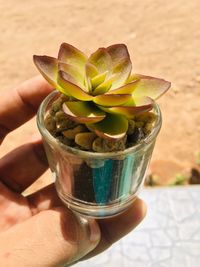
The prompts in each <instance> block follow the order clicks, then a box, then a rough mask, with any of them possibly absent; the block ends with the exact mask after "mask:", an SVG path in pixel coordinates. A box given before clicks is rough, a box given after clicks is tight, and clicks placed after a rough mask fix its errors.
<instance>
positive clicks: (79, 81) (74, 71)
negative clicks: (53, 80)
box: [58, 62, 85, 87]
mask: <svg viewBox="0 0 200 267" xmlns="http://www.w3.org/2000/svg"><path fill="white" fill-rule="evenodd" d="M58 70H59V71H60V70H61V71H64V72H65V73H66V74H67V75H68V77H69V81H70V82H72V83H74V84H76V85H78V86H80V87H85V85H84V79H85V77H84V76H83V75H82V73H80V71H79V69H78V68H76V67H75V66H73V65H70V64H66V63H63V62H58Z"/></svg>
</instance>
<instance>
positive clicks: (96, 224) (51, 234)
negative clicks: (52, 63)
mask: <svg viewBox="0 0 200 267" xmlns="http://www.w3.org/2000/svg"><path fill="white" fill-rule="evenodd" d="M51 90H52V89H51V88H50V86H49V85H48V84H47V83H46V82H45V81H43V80H42V78H40V77H35V78H33V79H31V80H28V81H26V82H25V83H23V84H21V85H20V86H18V87H17V88H15V89H13V90H10V91H3V92H1V99H0V101H1V104H0V142H2V141H3V139H4V137H5V136H6V135H7V134H8V133H9V132H10V131H12V130H14V129H15V128H17V127H18V126H20V125H21V124H23V123H25V122H26V121H28V120H29V119H30V118H31V117H32V116H34V114H35V112H36V111H37V109H38V106H39V104H40V102H41V101H42V99H43V98H44V97H45V96H46V95H47V94H48V93H49V92H50V91H51ZM47 168H48V164H47V160H46V157H45V153H44V151H43V147H42V143H41V140H39V141H35V142H32V143H27V144H25V145H22V146H20V147H18V148H16V149H15V150H13V151H12V152H10V153H9V154H7V155H5V156H4V157H3V158H2V159H1V160H0V263H1V264H0V265H1V266H4V267H11V266H12V267H15V266H17V267H18V266H20V267H27V266H29V267H35V266H37V267H44V266H45V267H46V266H48V267H51V266H62V265H63V264H65V263H67V264H69V265H70V263H73V262H75V261H78V260H81V259H82V260H83V259H86V258H89V257H92V256H94V255H97V254H98V253H100V252H102V251H103V250H105V249H107V248H108V247H109V246H110V245H112V244H113V243H114V242H116V241H117V240H118V239H120V238H121V237H123V236H124V235H126V234H127V233H128V232H130V231H131V230H132V229H133V228H135V227H136V226H137V225H138V224H139V223H140V221H141V220H142V219H143V217H144V216H145V212H146V208H145V204H144V203H143V202H142V200H140V199H137V200H136V201H135V202H134V203H133V205H132V206H131V207H130V208H129V209H128V210H127V211H125V212H124V213H123V214H121V215H118V216H116V217H114V218H110V219H102V220H93V219H88V220H86V219H84V220H83V219H80V218H78V217H77V216H75V215H74V214H73V212H71V211H70V210H69V209H67V208H66V207H65V206H63V204H62V203H61V201H60V200H59V198H58V197H57V194H56V191H55V188H54V185H53V184H51V185H49V186H47V187H44V188H42V189H41V190H39V191H37V192H35V193H33V194H31V195H28V196H27V197H24V196H23V195H22V192H23V191H24V190H25V189H26V188H27V187H28V186H30V185H31V184H32V183H33V182H34V181H35V180H36V179H37V178H38V177H39V176H40V175H41V174H42V173H43V172H44V171H45V170H46V169H47Z"/></svg>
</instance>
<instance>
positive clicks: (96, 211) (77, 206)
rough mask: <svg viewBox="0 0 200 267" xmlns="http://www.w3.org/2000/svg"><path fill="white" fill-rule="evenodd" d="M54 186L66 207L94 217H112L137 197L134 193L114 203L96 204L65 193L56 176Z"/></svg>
mask: <svg viewBox="0 0 200 267" xmlns="http://www.w3.org/2000/svg"><path fill="white" fill-rule="evenodd" d="M55 186H56V191H57V194H58V196H59V198H60V199H61V201H62V202H63V203H64V205H65V206H66V207H67V208H69V209H71V210H72V211H74V212H76V213H78V214H80V215H81V216H85V217H90V218H94V219H104V218H109V217H114V216H116V215H118V214H120V213H122V212H124V211H125V210H126V209H128V208H129V207H130V206H131V204H132V203H133V202H134V201H135V199H136V197H137V195H136V194H134V195H132V196H129V197H128V198H127V199H126V200H125V199H123V200H119V201H118V202H115V203H114V204H107V205H97V204H93V203H90V202H85V201H80V200H79V199H76V198H74V197H71V196H69V195H66V194H65V193H64V192H63V190H62V187H61V185H60V183H59V179H57V178H56V181H55Z"/></svg>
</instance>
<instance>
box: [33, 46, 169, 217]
mask: <svg viewBox="0 0 200 267" xmlns="http://www.w3.org/2000/svg"><path fill="white" fill-rule="evenodd" d="M34 63H35V65H36V66H37V68H38V70H39V71H40V73H41V74H42V75H43V76H44V78H45V79H46V80H47V81H48V82H49V83H50V84H51V85H53V87H54V88H55V89H56V90H55V91H54V92H52V93H51V94H50V95H49V96H48V97H47V98H46V99H45V100H44V101H43V102H42V104H41V106H40V108H39V111H38V117H37V122H38V127H39V130H40V132H41V134H42V136H43V140H44V146H45V150H46V154H47V157H48V160H49V165H50V168H51V171H52V173H53V175H54V177H55V180H56V188H57V192H58V195H59V196H60V198H61V199H62V200H63V202H64V203H65V204H66V205H67V206H68V207H69V208H71V209H72V210H74V211H76V212H79V213H81V214H83V215H88V216H93V217H96V218H102V217H107V216H113V215H115V214H117V213H119V212H122V211H123V210H124V209H126V208H127V207H128V206H129V205H130V204H131V203H132V202H133V201H134V199H135V197H136V195H137V193H138V190H139V189H140V187H141V185H142V184H143V181H144V177H145V172H146V169H147V166H148V163H149V161H150V158H151V154H152V151H153V147H154V144H155V140H156V136H157V134H158V132H159V130H160V127H161V113H160V109H159V106H158V105H157V104H156V103H155V100H156V99H157V98H158V97H160V96H161V95H162V94H164V93H165V92H166V91H167V90H168V89H169V87H170V82H168V81H165V80H163V79H158V78H154V77H150V76H145V75H141V74H131V70H132V64H131V60H130V56H129V53H128V50H127V47H126V46H125V45H124V44H116V45H111V46H109V47H107V48H99V49H98V50H97V51H96V52H94V53H93V54H92V55H90V56H89V57H87V56H86V55H85V54H84V53H83V52H81V51H79V50H78V49H77V48H75V47H73V46H72V45H69V44H67V43H63V44H62V45H61V46H60V50H59V53H58V58H53V57H49V56H36V55H35V56H34Z"/></svg>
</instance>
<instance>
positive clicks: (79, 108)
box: [34, 43, 170, 139]
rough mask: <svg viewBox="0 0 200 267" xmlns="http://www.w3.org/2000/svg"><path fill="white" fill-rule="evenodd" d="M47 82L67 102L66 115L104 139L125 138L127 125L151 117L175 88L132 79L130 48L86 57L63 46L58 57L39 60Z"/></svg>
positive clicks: (149, 79)
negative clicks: (161, 99)
mask: <svg viewBox="0 0 200 267" xmlns="http://www.w3.org/2000/svg"><path fill="white" fill-rule="evenodd" d="M34 62H35V65H36V66H37V68H38V70H39V71H40V73H41V74H42V75H43V76H44V78H45V79H46V80H47V81H48V82H49V83H50V84H51V85H52V86H53V87H54V88H55V89H57V90H58V91H60V92H61V93H62V94H64V95H67V96H68V100H67V101H66V102H65V103H64V104H63V111H64V112H65V114H66V115H67V116H68V117H69V118H70V119H72V120H74V121H76V122H79V123H83V124H85V125H86V126H87V127H88V128H89V129H90V130H91V131H94V132H95V133H96V134H97V135H98V136H100V137H103V138H110V139H118V138H122V137H123V136H124V135H125V134H126V132H127V130H128V121H129V120H130V119H133V118H134V117H135V115H137V114H139V113H142V112H146V111H150V110H151V109H152V108H153V106H154V100H156V99H158V98H159V97H160V96H161V95H162V94H164V93H165V92H166V91H167V90H168V89H169V88H170V82H168V81H165V80H163V79H159V78H155V77H150V76H145V75H141V74H131V71H132V63H131V60H130V56H129V52H128V50H127V47H126V45H124V44H115V45H111V46H109V47H107V48H99V49H98V50H97V51H96V52H94V53H93V54H91V55H90V56H89V57H87V56H86V55H85V54H84V53H83V52H81V51H80V50H78V49H77V48H75V47H74V46H72V45H70V44H67V43H63V44H62V45H61V46H60V50H59V53H58V57H57V58H54V57H49V56H36V55H35V56H34Z"/></svg>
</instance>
